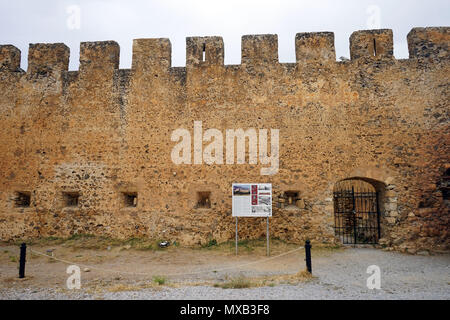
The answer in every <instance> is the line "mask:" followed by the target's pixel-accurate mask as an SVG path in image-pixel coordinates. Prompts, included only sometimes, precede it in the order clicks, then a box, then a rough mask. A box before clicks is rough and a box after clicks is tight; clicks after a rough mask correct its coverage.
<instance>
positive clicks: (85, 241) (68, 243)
mask: <svg viewBox="0 0 450 320" xmlns="http://www.w3.org/2000/svg"><path fill="white" fill-rule="evenodd" d="M159 241H160V240H155V239H148V238H136V237H132V238H128V239H116V238H111V237H108V236H96V235H93V234H88V233H77V234H73V235H71V236H69V237H66V238H61V237H54V236H51V237H43V238H38V239H32V240H22V239H16V240H13V241H9V242H7V244H9V245H11V244H13V245H17V246H19V245H20V244H21V243H23V242H25V243H27V244H28V245H33V246H51V245H62V246H64V247H68V248H73V249H94V250H106V249H107V248H108V247H110V248H113V247H127V248H130V249H135V250H160V248H159V247H158V243H159Z"/></svg>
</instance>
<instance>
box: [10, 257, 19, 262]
mask: <svg viewBox="0 0 450 320" xmlns="http://www.w3.org/2000/svg"><path fill="white" fill-rule="evenodd" d="M9 261H11V262H17V257H16V256H9Z"/></svg>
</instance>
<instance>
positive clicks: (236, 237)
mask: <svg viewBox="0 0 450 320" xmlns="http://www.w3.org/2000/svg"><path fill="white" fill-rule="evenodd" d="M237 254H238V217H236V255H237Z"/></svg>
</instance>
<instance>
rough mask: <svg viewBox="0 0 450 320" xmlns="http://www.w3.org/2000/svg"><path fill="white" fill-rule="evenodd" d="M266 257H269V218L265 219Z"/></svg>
mask: <svg viewBox="0 0 450 320" xmlns="http://www.w3.org/2000/svg"><path fill="white" fill-rule="evenodd" d="M266 234H267V256H270V249H269V217H267V232H266Z"/></svg>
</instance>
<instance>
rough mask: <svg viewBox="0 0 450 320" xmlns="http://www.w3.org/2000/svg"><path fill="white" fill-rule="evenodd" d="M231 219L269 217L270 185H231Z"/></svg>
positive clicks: (270, 214) (270, 202)
mask: <svg viewBox="0 0 450 320" xmlns="http://www.w3.org/2000/svg"><path fill="white" fill-rule="evenodd" d="M232 195H233V202H232V215H233V217H271V216H272V184H270V183H233V184H232Z"/></svg>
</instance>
